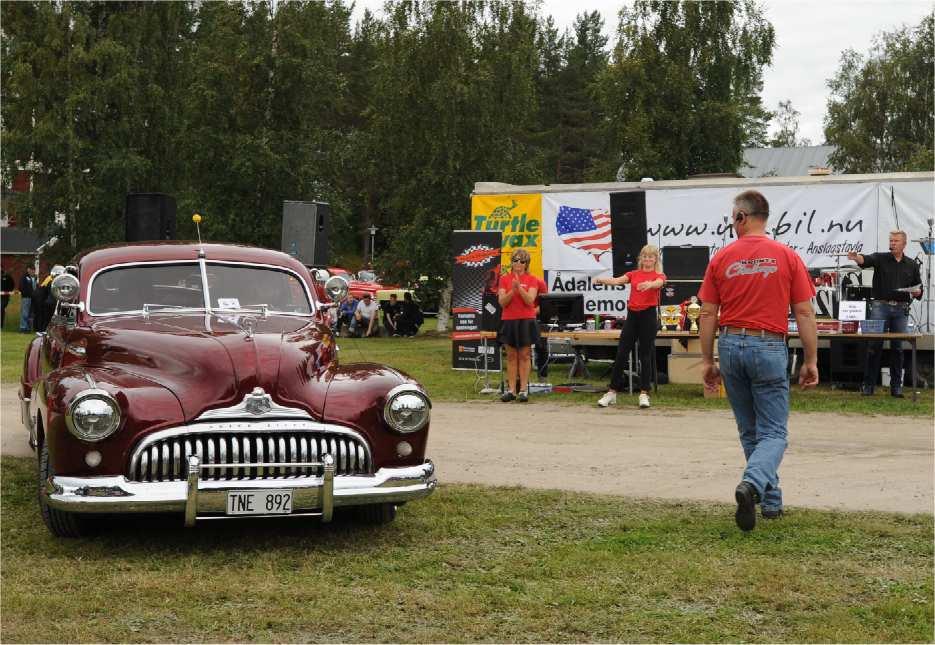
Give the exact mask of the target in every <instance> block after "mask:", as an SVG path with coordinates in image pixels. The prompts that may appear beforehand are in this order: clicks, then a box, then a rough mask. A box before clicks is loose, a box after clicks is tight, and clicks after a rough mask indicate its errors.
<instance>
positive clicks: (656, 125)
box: [600, 0, 774, 180]
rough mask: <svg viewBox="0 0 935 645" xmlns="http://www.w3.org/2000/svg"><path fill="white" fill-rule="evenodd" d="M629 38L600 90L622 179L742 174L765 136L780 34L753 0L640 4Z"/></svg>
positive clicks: (623, 20) (610, 163)
mask: <svg viewBox="0 0 935 645" xmlns="http://www.w3.org/2000/svg"><path fill="white" fill-rule="evenodd" d="M619 36H620V39H619V41H618V42H617V45H616V48H615V50H614V57H613V61H612V63H611V65H610V66H609V67H608V68H607V69H606V71H605V73H604V78H603V79H602V81H601V84H600V97H601V101H602V104H603V106H604V109H605V111H606V114H607V117H608V118H607V121H606V123H607V134H606V136H607V139H608V140H609V141H611V142H612V144H611V145H612V150H614V151H615V152H616V155H615V156H613V157H609V158H608V159H607V162H606V170H605V172H606V174H607V175H609V176H614V173H615V172H616V171H617V168H618V167H619V168H620V172H619V174H618V175H617V176H618V178H619V179H626V180H638V179H639V178H640V177H642V176H650V177H654V178H657V179H684V178H685V177H687V176H689V175H693V174H701V173H713V172H731V171H735V170H736V169H737V168H739V166H740V164H741V161H742V149H743V146H744V145H745V144H746V143H748V142H750V141H751V140H753V139H756V138H757V137H759V136H760V135H761V133H762V131H763V125H764V122H765V121H766V120H767V119H768V116H769V115H768V113H767V112H766V111H765V110H764V109H763V108H762V106H761V104H760V98H759V92H760V90H761V88H762V70H763V68H764V67H765V66H766V65H767V64H769V62H770V60H771V57H772V50H773V44H774V33H773V28H772V26H771V25H770V24H769V22H767V21H766V19H765V18H764V17H763V14H762V10H761V9H760V7H758V6H757V5H756V4H755V3H754V2H753V1H752V0H743V1H742V2H681V1H680V2H666V1H662V0H638V1H637V2H636V3H635V4H634V6H633V8H632V9H630V8H624V9H622V10H621V12H620V28H619Z"/></svg>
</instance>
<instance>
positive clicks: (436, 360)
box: [0, 297, 935, 418]
mask: <svg viewBox="0 0 935 645" xmlns="http://www.w3.org/2000/svg"><path fill="white" fill-rule="evenodd" d="M18 324H19V301H18V297H15V298H14V301H13V302H11V303H10V307H9V308H8V309H7V324H6V326H5V328H4V330H3V332H2V335H0V382H2V383H3V384H4V386H5V387H10V386H11V385H12V384H15V383H18V382H19V379H20V373H21V372H22V368H23V353H24V350H25V348H26V346H27V345H28V343H29V341H30V340H31V339H32V338H33V335H32V334H21V333H19V332H17V331H16V329H17V326H18ZM434 329H435V320H433V319H430V320H428V321H426V323H425V324H424V325H423V327H422V333H420V334H419V335H418V336H416V337H415V338H362V339H356V338H346V337H344V338H340V339H339V341H338V346H339V347H340V348H341V353H340V360H341V361H342V362H343V363H354V362H360V361H372V362H376V363H385V364H387V365H392V366H393V367H395V368H397V369H400V370H403V371H405V372H407V373H409V374H410V375H412V376H413V377H414V378H416V379H418V380H419V381H420V382H421V383H422V384H423V385H425V387H426V388H427V390H428V392H429V394H430V395H431V396H432V398H433V400H437V401H467V400H471V399H481V398H489V397H490V395H481V394H478V392H479V390H480V389H481V387H482V386H483V374H482V373H475V372H471V371H456V370H453V369H451V340H450V339H449V338H448V336H447V334H438V333H436V332H434V331H432V330H434ZM608 369H609V364H608V363H595V364H594V365H593V368H592V378H587V379H584V378H575V379H573V380H574V382H576V383H584V384H588V385H593V386H595V387H601V388H603V387H606V385H607V382H608V380H609V375H608ZM567 373H568V365H556V366H554V367H553V368H552V372H551V373H550V377H549V380H550V381H551V382H552V383H553V384H558V383H564V382H568V381H569V379H568V376H567ZM489 379H490V381H491V383H492V384H493V385H494V386H497V385H499V382H500V375H499V373H497V372H491V373H490V375H489ZM534 379H535V377H534ZM908 391H909V390H908V388H907V394H908ZM792 392H793V393H792V397H791V408H792V410H793V411H796V412H845V413H850V414H883V415H887V416H921V417H929V418H931V417H932V416H933V414H935V400H933V397H932V392H931V390H922V392H921V395H920V397H919V402H918V403H916V404H913V403H912V402H911V400H909V399H908V398H907V399H903V400H900V399H894V398H892V397H890V396H888V395H887V391H886V388H881V389H879V390H878V391H877V394H876V395H875V396H873V397H862V396H860V395H859V393H858V392H856V391H853V390H841V389H832V388H831V387H830V386H829V385H827V384H825V385H821V386H819V387H818V388H816V389H812V390H808V391H806V392H802V391H800V390H799V389H798V388H797V387H793V390H792ZM598 396H599V395H596V394H593V393H580V392H573V393H567V394H560V393H553V394H548V395H541V396H535V397H534V400H537V401H538V400H547V401H551V402H556V403H562V404H570V405H578V404H581V405H593V404H594V402H595V401H596V400H597V398H598ZM653 406H654V407H656V408H663V409H665V408H673V409H675V408H682V409H684V408H696V409H720V410H728V409H730V406H729V405H728V403H727V400H726V399H706V398H704V397H703V395H702V387H701V386H700V385H662V386H659V389H658V392H656V393H655V394H654V395H653Z"/></svg>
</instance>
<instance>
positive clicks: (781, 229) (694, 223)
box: [646, 184, 877, 270]
mask: <svg viewBox="0 0 935 645" xmlns="http://www.w3.org/2000/svg"><path fill="white" fill-rule="evenodd" d="M759 190H760V192H762V193H763V195H764V196H765V197H766V199H767V200H768V201H769V205H770V218H769V224H768V231H769V233H770V235H771V236H772V237H773V238H774V239H776V240H778V241H780V242H783V243H785V244H787V245H789V246H790V247H791V248H793V249H795V251H797V252H798V254H799V255H800V256H801V257H802V259H803V260H804V261H805V264H806V266H808V267H816V268H817V267H825V268H828V267H833V266H835V264H836V262H837V259H836V257H835V255H837V254H842V253H843V254H846V253H847V252H848V251H857V252H858V253H863V252H866V251H867V249H875V247H876V240H877V188H876V185H875V184H833V185H820V184H819V185H812V186H764V187H761V188H759ZM739 192H741V191H739V190H738V189H737V188H736V187H730V188H689V189H675V190H649V191H646V223H647V236H648V238H649V241H650V243H651V244H656V245H657V246H659V247H660V248H661V247H663V246H680V245H684V244H689V245H694V246H708V247H709V248H710V249H711V254H712V255H714V254H715V253H716V252H717V251H718V250H720V249H721V248H723V246H724V245H725V244H730V243H731V242H733V241H734V236H733V229H732V228H731V226H730V224H731V222H730V214H731V208H732V207H733V200H734V197H736V196H737V194H738V193H739ZM842 264H853V263H849V262H848V261H847V259H846V258H844V259H843V261H842ZM664 269H665V267H663V270H664Z"/></svg>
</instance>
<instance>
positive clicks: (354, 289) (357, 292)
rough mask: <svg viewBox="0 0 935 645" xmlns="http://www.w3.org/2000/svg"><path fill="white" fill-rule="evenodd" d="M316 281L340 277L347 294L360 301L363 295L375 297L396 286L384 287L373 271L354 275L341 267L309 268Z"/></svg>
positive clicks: (359, 272) (363, 271)
mask: <svg viewBox="0 0 935 645" xmlns="http://www.w3.org/2000/svg"><path fill="white" fill-rule="evenodd" d="M309 270H311V271H312V273H313V275H315V276H316V279H317V280H318V281H319V282H321V283H324V282H326V281H327V280H328V278H331V277H333V276H340V277H342V278H344V279H345V280H346V281H347V287H348V292H349V293H350V294H351V295H352V296H354V297H355V298H357V299H358V300H360V299H361V298H362V297H363V296H364V294H365V293H369V294H370V295H371V296H372V297H376V293H377V291H380V290H381V289H396V288H397V286H396V285H385V284H383V283H382V282H381V281H380V279H379V278H378V277H377V274H375V273H374V272H373V271H367V270H361V271H358V272H357V273H356V274H355V273H351V272H350V271H348V270H347V269H342V268H341V267H331V266H329V267H309Z"/></svg>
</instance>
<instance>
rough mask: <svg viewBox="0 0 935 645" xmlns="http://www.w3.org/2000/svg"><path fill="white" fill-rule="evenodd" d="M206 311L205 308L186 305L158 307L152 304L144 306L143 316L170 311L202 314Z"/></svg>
mask: <svg viewBox="0 0 935 645" xmlns="http://www.w3.org/2000/svg"><path fill="white" fill-rule="evenodd" d="M204 310H205V308H204V307H187V306H184V305H157V304H152V303H144V304H143V315H144V316H148V315H149V314H151V313H153V312H157V313H160V312H164V311H168V312H172V313H185V312H188V311H195V312H202V311H204Z"/></svg>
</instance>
